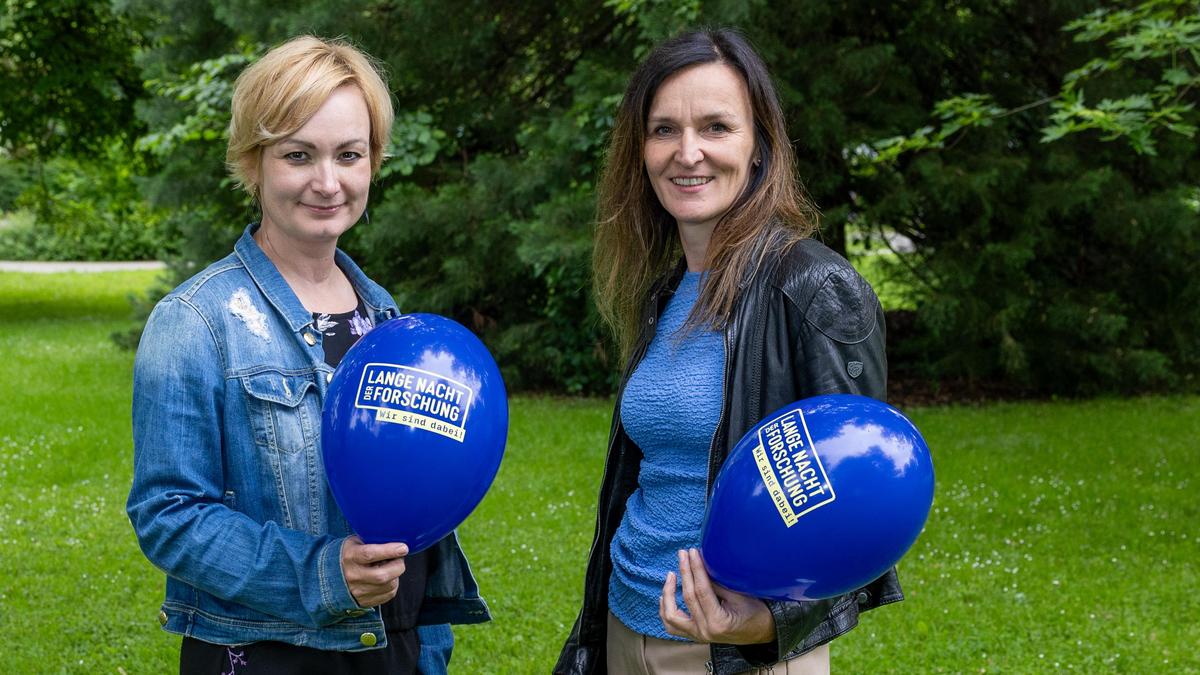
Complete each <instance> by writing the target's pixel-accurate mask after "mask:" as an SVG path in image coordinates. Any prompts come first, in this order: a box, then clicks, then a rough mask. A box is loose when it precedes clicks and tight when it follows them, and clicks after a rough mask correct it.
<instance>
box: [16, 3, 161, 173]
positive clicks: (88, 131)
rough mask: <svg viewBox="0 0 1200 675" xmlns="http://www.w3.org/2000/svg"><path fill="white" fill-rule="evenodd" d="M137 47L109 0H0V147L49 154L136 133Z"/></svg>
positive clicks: (134, 35)
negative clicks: (0, 10) (1, 3)
mask: <svg viewBox="0 0 1200 675" xmlns="http://www.w3.org/2000/svg"><path fill="white" fill-rule="evenodd" d="M138 44H139V34H138V32H137V30H136V29H135V25H134V24H133V23H132V22H131V21H130V20H129V19H128V18H127V17H125V16H123V15H121V14H119V13H117V12H115V11H114V10H113V7H112V6H111V5H110V4H109V3H107V2H95V1H93V0H39V2H21V1H19V0H5V3H4V14H3V15H0V146H2V147H3V148H4V149H6V150H8V151H9V152H15V153H18V154H20V153H35V154H37V155H38V156H40V157H42V158H49V157H51V156H54V155H56V154H58V153H87V152H91V151H95V150H97V149H98V148H100V147H102V146H103V145H104V143H105V141H107V140H108V139H109V138H112V137H114V136H124V135H129V132H130V131H131V130H132V131H133V132H134V133H133V135H136V129H137V125H136V120H135V118H134V111H133V107H134V102H135V101H136V100H137V99H138V98H139V97H140V96H141V94H142V81H141V78H140V77H139V73H138V71H137V68H136V67H135V66H134V63H133V52H134V50H135V48H136V47H137V45H138Z"/></svg>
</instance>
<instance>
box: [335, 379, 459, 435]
mask: <svg viewBox="0 0 1200 675" xmlns="http://www.w3.org/2000/svg"><path fill="white" fill-rule="evenodd" d="M474 395H475V394H474V392H473V391H471V388H470V387H468V386H467V385H465V384H463V383H461V382H455V381H454V380H452V379H450V378H448V377H443V376H441V375H438V374H437V373H430V372H427V371H424V370H420V369H418V368H412V367H410V366H402V365H398V364H395V363H368V364H367V365H366V367H365V368H363V374H362V379H361V380H360V381H359V383H358V398H357V400H355V402H354V406H355V407H356V408H363V409H366V410H374V411H375V421H377V422H391V423H393V424H404V425H406V426H410V427H412V428H414V429H424V430H426V431H432V432H433V433H435V434H441V435H443V436H445V437H446V438H452V439H454V440H456V441H458V442H459V443H461V442H462V441H463V439H464V438H465V437H466V434H467V430H466V411H468V410H470V409H471V399H472V398H473V397H474Z"/></svg>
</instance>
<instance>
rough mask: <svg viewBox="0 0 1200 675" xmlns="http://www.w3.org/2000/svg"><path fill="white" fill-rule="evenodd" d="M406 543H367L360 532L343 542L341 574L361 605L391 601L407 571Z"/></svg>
mask: <svg viewBox="0 0 1200 675" xmlns="http://www.w3.org/2000/svg"><path fill="white" fill-rule="evenodd" d="M406 555H408V545H407V544H364V543H363V541H362V539H359V538H358V535H353V536H350V537H347V538H346V539H345V541H343V542H342V576H344V577H345V578H346V585H347V586H348V587H349V588H350V594H351V595H353V596H354V601H355V602H357V603H358V606H359V607H377V606H379V605H382V604H383V603H385V602H387V601H388V600H391V599H392V598H393V597H395V595H396V589H397V588H399V587H400V575H402V574H404V556H406Z"/></svg>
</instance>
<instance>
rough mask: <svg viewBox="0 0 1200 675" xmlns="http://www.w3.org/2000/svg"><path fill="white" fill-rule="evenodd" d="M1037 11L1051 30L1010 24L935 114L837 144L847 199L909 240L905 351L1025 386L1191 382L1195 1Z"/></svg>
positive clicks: (914, 358)
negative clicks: (844, 146) (914, 325)
mask: <svg viewBox="0 0 1200 675" xmlns="http://www.w3.org/2000/svg"><path fill="white" fill-rule="evenodd" d="M1047 9H1048V10H1049V11H1050V12H1053V13H1054V14H1053V18H1052V22H1051V23H1050V25H1051V26H1062V27H1063V28H1062V30H1060V31H1056V32H1054V33H1047V32H1040V31H1029V30H1025V31H1019V30H1018V31H1015V32H1013V33H1010V34H1014V35H1019V36H1021V38H1022V39H1021V40H1020V42H1022V50H1020V51H1018V50H1015V49H1013V50H1009V54H1010V55H1012V56H1013V57H1015V58H1013V59H1012V60H1011V61H1009V62H1008V63H1006V64H982V67H981V68H980V69H979V70H977V71H976V72H974V73H970V74H968V75H967V76H966V77H962V78H956V79H954V80H953V81H950V82H945V83H943V84H942V86H941V87H940V88H939V89H938V90H937V91H936V92H930V93H932V94H934V97H932V100H933V102H932V103H931V105H930V106H929V108H930V109H932V110H933V113H934V117H935V118H936V119H937V121H936V122H935V123H934V124H929V125H923V126H919V127H918V125H919V124H920V122H919V121H918V122H917V123H916V124H911V123H910V124H911V126H909V128H910V129H911V128H917V131H915V132H911V133H904V134H900V135H895V136H888V137H886V138H883V139H882V140H877V141H874V142H868V143H863V144H859V145H857V146H855V147H854V149H853V151H852V152H851V153H850V154H851V156H852V157H853V162H852V169H853V170H854V172H855V174H856V175H857V176H858V177H859V178H860V179H861V180H862V181H863V184H864V186H865V187H864V190H863V193H864V194H865V195H867V196H866V197H865V198H864V200H863V201H862V202H861V208H860V209H859V211H858V212H857V215H859V216H860V217H861V218H862V219H863V222H865V223H868V224H869V225H870V226H871V227H873V228H878V229H884V228H886V229H891V230H895V231H899V232H902V233H904V234H906V235H908V236H909V237H910V238H912V239H913V240H914V241H915V242H916V243H917V253H916V254H915V255H913V256H907V257H906V258H907V260H906V262H907V264H908V269H907V270H906V271H907V273H908V277H909V278H910V279H913V280H915V282H916V283H918V284H920V286H921V288H923V293H922V294H921V300H920V304H919V308H918V315H919V318H920V319H921V322H922V326H923V328H924V331H925V332H924V336H923V340H920V341H914V342H912V343H910V344H908V345H907V347H908V349H907V350H906V352H905V354H904V356H905V357H907V362H908V363H910V364H911V363H919V364H921V366H922V367H923V369H924V372H926V373H928V374H930V375H933V376H939V377H956V376H959V377H961V376H967V377H975V378H982V379H991V380H996V379H1002V380H1007V381H1010V382H1014V383H1017V384H1020V385H1023V386H1026V387H1028V388H1030V389H1034V390H1037V391H1043V392H1062V393H1081V392H1084V393H1086V392H1097V391H1132V390H1141V389H1147V388H1154V387H1163V386H1194V385H1195V376H1196V373H1197V371H1198V370H1200V309H1198V307H1200V306H1198V305H1197V304H1196V300H1197V299H1198V298H1200V284H1197V281H1196V277H1195V275H1194V273H1193V269H1194V264H1192V263H1189V262H1188V260H1191V259H1194V256H1196V255H1197V254H1198V253H1200V244H1198V242H1200V238H1198V236H1197V235H1198V234H1200V211H1198V210H1197V208H1196V186H1197V179H1198V177H1200V164H1198V163H1197V154H1196V147H1195V144H1194V143H1193V142H1192V140H1191V139H1192V138H1193V136H1194V132H1195V123H1196V111H1195V109H1194V101H1195V98H1196V91H1195V84H1196V83H1197V82H1198V81H1200V80H1197V79H1196V78H1197V77H1200V58H1198V57H1200V49H1198V47H1200V42H1198V41H1197V40H1198V38H1200V31H1198V29H1200V22H1198V20H1197V9H1198V5H1197V3H1196V2H1194V0H1193V1H1190V2H1185V1H1182V0H1150V1H1148V2H1143V3H1139V4H1136V5H1131V6H1129V7H1128V8H1119V7H1111V6H1105V7H1095V8H1093V7H1088V6H1086V3H1079V4H1077V5H1075V6H1070V7H1066V6H1064V7H1056V6H1053V5H1052V6H1050V7H1048V8H1047ZM1063 10H1067V11H1063ZM988 11H990V12H992V13H994V14H997V15H1003V14H1004V13H1005V10H1004V9H1002V8H994V9H991V10H988ZM1076 17H1081V18H1076ZM1004 28H1005V29H1007V30H1012V29H1013V28H1016V27H1015V26H1012V25H1006V26H1004ZM1067 36H1070V38H1071V40H1070V42H1067V41H1065V40H1064V38H1065V37H1067ZM1022 52H1024V53H1027V54H1028V55H1029V57H1030V60H1029V61H1028V62H1027V63H1025V64H1022V63H1020V61H1021V53H1022ZM1047 58H1048V59H1049V60H1050V62H1051V63H1053V64H1054V67H1052V68H1046V67H1045V61H1044V60H1045V59H1047ZM1079 64H1082V65H1079ZM996 66H1001V67H996ZM954 91H970V92H975V93H971V94H965V95H958V96H952V97H947V96H946V94H947V93H949V92H954ZM1085 92H1086V95H1085ZM927 100H928V99H927ZM1088 100H1097V101H1098V103H1096V104H1095V105H1094V106H1093V105H1089V104H1087V103H1086V101H1088ZM1096 131H1099V132H1100V133H1098V134H1097V133H1095V132H1096ZM1130 150H1132V152H1130Z"/></svg>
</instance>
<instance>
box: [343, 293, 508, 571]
mask: <svg viewBox="0 0 1200 675" xmlns="http://www.w3.org/2000/svg"><path fill="white" fill-rule="evenodd" d="M321 423H322V427H321V450H322V455H323V457H324V460H325V475H326V478H327V479H328V480H329V487H330V489H331V490H332V492H333V498H334V500H335V501H337V504H338V506H339V507H341V509H342V513H343V514H344V515H345V516H346V520H347V522H349V523H350V526H351V528H353V529H354V531H355V532H356V533H357V534H358V535H359V536H360V537H362V540H363V541H364V542H366V543H368V544H378V543H384V542H393V541H397V542H404V543H406V544H408V547H409V550H410V551H411V552H413V553H416V552H417V551H421V550H424V549H426V548H428V547H429V546H431V545H433V544H434V543H436V542H437V541H438V540H439V539H441V538H442V537H444V536H446V535H447V534H449V533H450V532H451V531H452V530H453V529H454V528H456V527H458V525H459V524H460V523H462V521H463V520H465V519H466V517H467V516H468V515H469V514H470V513H471V511H473V510H474V509H475V507H476V506H478V505H479V502H480V500H482V499H483V496H484V494H485V493H487V490H488V488H489V487H491V484H492V480H493V479H494V478H495V477H496V472H497V471H498V470H499V469H500V460H501V459H502V458H503V456H504V444H505V439H506V437H507V435H508V398H507V394H506V393H505V390H504V382H503V380H501V379H500V370H499V369H498V368H497V367H496V362H495V361H494V360H493V359H492V356H491V354H489V353H488V350H487V348H486V347H484V346H483V343H482V342H480V341H479V338H477V337H475V335H473V334H472V333H471V331H469V330H467V329H466V328H464V327H463V326H462V325H461V324H459V323H456V322H454V321H452V320H450V319H447V318H445V317H441V316H437V315H434V314H406V315H403V316H400V317H398V318H396V319H392V320H391V321H385V322H384V323H381V324H379V325H378V326H376V327H375V329H374V330H372V331H371V332H369V333H367V334H366V335H364V336H363V337H362V338H361V339H360V340H359V341H358V342H357V343H355V345H354V346H353V347H351V348H350V350H349V351H348V352H347V353H346V355H345V357H343V359H342V362H341V363H340V364H339V365H338V367H337V370H336V371H335V372H334V374H333V379H332V380H331V381H330V383H329V391H328V392H327V395H326V397H325V405H324V409H323V410H322V416H321Z"/></svg>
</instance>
